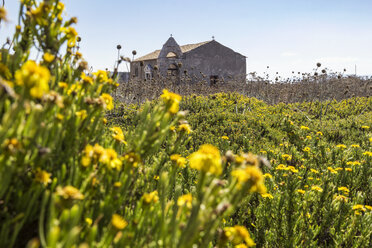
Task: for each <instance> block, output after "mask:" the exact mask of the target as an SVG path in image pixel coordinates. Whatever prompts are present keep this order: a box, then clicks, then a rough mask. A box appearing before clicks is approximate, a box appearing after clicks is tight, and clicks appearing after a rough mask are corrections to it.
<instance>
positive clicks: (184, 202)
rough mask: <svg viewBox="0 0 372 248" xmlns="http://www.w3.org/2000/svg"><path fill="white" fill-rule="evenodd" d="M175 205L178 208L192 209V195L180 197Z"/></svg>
mask: <svg viewBox="0 0 372 248" xmlns="http://www.w3.org/2000/svg"><path fill="white" fill-rule="evenodd" d="M177 205H178V206H179V207H182V206H186V207H187V208H191V207H192V195H191V194H186V195H182V196H180V197H178V199H177Z"/></svg>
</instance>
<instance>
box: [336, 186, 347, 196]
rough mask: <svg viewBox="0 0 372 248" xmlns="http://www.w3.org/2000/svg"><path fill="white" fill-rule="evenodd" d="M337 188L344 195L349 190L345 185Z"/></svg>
mask: <svg viewBox="0 0 372 248" xmlns="http://www.w3.org/2000/svg"><path fill="white" fill-rule="evenodd" d="M337 190H338V191H341V192H343V193H344V194H345V195H348V194H349V192H350V191H349V189H348V188H346V187H338V188H337Z"/></svg>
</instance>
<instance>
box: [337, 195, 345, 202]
mask: <svg viewBox="0 0 372 248" xmlns="http://www.w3.org/2000/svg"><path fill="white" fill-rule="evenodd" d="M334 198H335V200H337V201H343V202H347V201H348V198H347V197H346V196H344V195H336V196H335V197H334Z"/></svg>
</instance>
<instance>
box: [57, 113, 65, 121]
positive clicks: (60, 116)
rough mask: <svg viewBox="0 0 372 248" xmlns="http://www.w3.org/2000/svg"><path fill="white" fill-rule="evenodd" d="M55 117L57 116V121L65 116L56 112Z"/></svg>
mask: <svg viewBox="0 0 372 248" xmlns="http://www.w3.org/2000/svg"><path fill="white" fill-rule="evenodd" d="M56 118H57V120H59V121H63V119H64V118H65V117H64V115H63V114H60V113H58V114H56Z"/></svg>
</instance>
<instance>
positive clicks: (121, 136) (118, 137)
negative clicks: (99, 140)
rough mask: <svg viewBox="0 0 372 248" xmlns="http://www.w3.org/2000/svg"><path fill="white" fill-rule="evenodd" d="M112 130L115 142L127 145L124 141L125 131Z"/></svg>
mask: <svg viewBox="0 0 372 248" xmlns="http://www.w3.org/2000/svg"><path fill="white" fill-rule="evenodd" d="M110 130H111V131H112V134H111V136H112V137H113V138H114V139H115V140H117V141H119V142H121V143H124V144H127V142H125V140H124V134H123V130H121V128H120V127H112V128H110Z"/></svg>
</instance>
